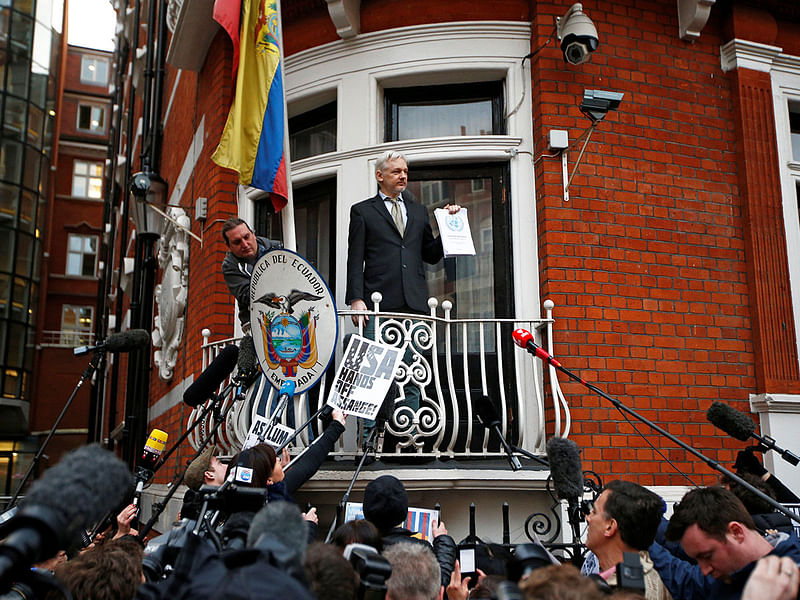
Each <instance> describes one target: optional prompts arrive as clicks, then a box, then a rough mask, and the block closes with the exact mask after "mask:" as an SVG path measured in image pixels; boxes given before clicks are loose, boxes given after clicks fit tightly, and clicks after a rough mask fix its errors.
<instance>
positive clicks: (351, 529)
mask: <svg viewBox="0 0 800 600" xmlns="http://www.w3.org/2000/svg"><path fill="white" fill-rule="evenodd" d="M331 543H332V544H333V545H334V546H336V547H337V548H338V549H339V551H340V552H343V551H344V549H345V548H347V546H348V545H349V544H367V545H368V546H372V547H373V548H375V549H376V550H377V551H378V552H380V551H381V549H382V548H383V540H382V539H381V534H380V532H379V531H378V528H377V527H375V525H374V524H373V523H372V522H370V521H367V520H366V519H353V520H352V521H347V523H343V524H342V525H340V526H339V527H337V528H336V530H335V531H334V532H333V535H332V536H331Z"/></svg>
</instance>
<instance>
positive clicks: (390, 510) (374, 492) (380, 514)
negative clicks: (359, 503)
mask: <svg viewBox="0 0 800 600" xmlns="http://www.w3.org/2000/svg"><path fill="white" fill-rule="evenodd" d="M363 507H364V518H365V519H367V520H368V521H370V522H371V523H372V524H373V525H375V527H377V528H378V531H380V532H381V533H385V532H387V531H389V530H390V529H391V528H392V527H396V526H397V525H399V524H400V523H402V522H403V521H405V520H406V517H407V516H408V495H407V494H406V488H405V486H404V485H403V482H401V481H400V480H399V479H398V478H397V477H395V476H393V475H381V476H380V477H378V478H377V479H375V480H373V481H370V482H369V483H368V484H367V487H366V488H365V489H364V503H363Z"/></svg>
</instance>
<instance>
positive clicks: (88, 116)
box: [78, 105, 92, 129]
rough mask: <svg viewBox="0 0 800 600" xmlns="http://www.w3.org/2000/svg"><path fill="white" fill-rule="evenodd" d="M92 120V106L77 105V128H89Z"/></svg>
mask: <svg viewBox="0 0 800 600" xmlns="http://www.w3.org/2000/svg"><path fill="white" fill-rule="evenodd" d="M91 121H92V107H91V106H83V105H81V106H79V107H78V129H89V127H90V125H91Z"/></svg>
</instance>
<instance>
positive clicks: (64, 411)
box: [6, 348, 105, 509]
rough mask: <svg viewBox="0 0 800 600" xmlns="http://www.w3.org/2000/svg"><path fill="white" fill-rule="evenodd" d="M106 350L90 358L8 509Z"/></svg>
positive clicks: (96, 351) (98, 350) (16, 498)
mask: <svg viewBox="0 0 800 600" xmlns="http://www.w3.org/2000/svg"><path fill="white" fill-rule="evenodd" d="M104 350H105V349H104V348H96V349H95V351H94V352H93V353H92V358H91V359H90V360H89V364H88V366H87V367H86V369H84V371H83V373H82V374H81V376H80V379H79V380H78V383H77V384H76V385H75V388H74V389H73V390H72V394H70V397H69V398H68V399H67V402H66V404H64V408H62V409H61V414H60V415H58V417H57V418H56V422H55V423H53V426H52V427H51V428H50V431H49V433H48V434H47V437H46V438H45V439H44V441H43V442H42V445H41V446H39V450H37V451H36V455H35V456H34V457H33V460H31V464H30V466H29V467H28V471H27V472H26V473H25V476H24V477H23V478H22V481H20V483H19V485H18V486H17V491H16V492H15V493H14V497H13V498H11V502H10V503H9V504H8V506H7V507H6V509H9V508H13V507H14V505H15V504H16V503H17V500H18V499H19V495H20V492H22V489H23V488H24V487H25V483H27V481H28V479H29V478H30V476H31V474H32V473H33V471H34V470H35V469H37V468H38V466H39V461H40V460H41V458H42V455H43V454H44V450H45V448H47V444H49V443H50V440H51V439H52V438H53V436H54V435H55V433H56V429H58V425H59V424H60V423H61V419H63V418H64V415H66V414H67V410H68V409H69V407H70V405H71V404H72V401H73V400H74V399H75V396H77V395H78V390H79V389H80V388H81V386H82V385H83V384H84V382H85V381H86V380H87V379H90V378H91V377H92V375H94V373H95V371H97V368H98V367H99V365H100V359H101V358H102V356H103V352H104Z"/></svg>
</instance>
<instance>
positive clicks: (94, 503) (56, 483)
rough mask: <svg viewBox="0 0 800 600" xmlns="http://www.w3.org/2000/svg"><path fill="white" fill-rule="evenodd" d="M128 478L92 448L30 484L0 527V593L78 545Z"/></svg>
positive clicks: (121, 494) (118, 498)
mask: <svg viewBox="0 0 800 600" xmlns="http://www.w3.org/2000/svg"><path fill="white" fill-rule="evenodd" d="M130 486H131V474H130V471H129V470H128V467H127V465H125V463H123V462H122V461H121V460H119V459H118V458H117V457H116V456H114V454H113V453H111V452H109V451H108V450H105V449H103V448H101V447H100V446H97V445H92V446H83V447H81V448H78V449H77V450H73V451H72V452H70V453H68V454H66V455H65V456H64V457H63V458H62V459H61V460H60V461H59V462H58V464H56V465H55V466H53V467H51V468H50V469H48V470H47V471H45V473H44V475H42V477H41V478H40V479H38V480H37V481H35V482H34V483H33V485H32V486H31V488H30V491H29V492H28V494H27V496H26V497H25V498H24V499H23V500H22V502H21V503H20V510H19V512H18V513H17V514H16V515H14V517H12V518H11V519H9V520H8V521H6V522H5V523H3V526H2V528H0V539H3V538H5V539H3V542H2V544H0V590H3V591H6V590H8V587H9V586H10V585H11V583H13V582H14V581H15V580H17V579H18V578H20V577H22V576H24V574H25V573H26V572H29V571H30V567H31V565H32V564H33V563H37V562H40V561H42V560H45V559H47V558H50V557H51V556H55V554H56V552H58V551H59V550H62V549H72V548H74V547H75V546H76V544H78V543H79V542H80V533H81V531H82V530H84V531H85V530H86V529H90V528H91V527H92V526H93V525H94V523H95V522H96V521H99V520H100V519H102V518H103V517H105V515H106V514H107V513H109V512H111V511H112V510H114V509H116V508H117V507H118V506H119V505H120V504H121V503H122V502H123V500H124V499H125V495H126V494H127V493H128V491H129V490H130Z"/></svg>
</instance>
